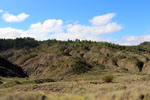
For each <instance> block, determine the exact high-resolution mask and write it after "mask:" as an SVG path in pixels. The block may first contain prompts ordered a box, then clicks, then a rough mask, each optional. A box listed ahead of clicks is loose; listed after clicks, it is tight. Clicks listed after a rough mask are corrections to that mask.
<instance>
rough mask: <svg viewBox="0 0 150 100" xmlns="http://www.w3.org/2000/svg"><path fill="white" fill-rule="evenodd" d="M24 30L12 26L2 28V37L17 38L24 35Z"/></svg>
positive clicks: (0, 29)
mask: <svg viewBox="0 0 150 100" xmlns="http://www.w3.org/2000/svg"><path fill="white" fill-rule="evenodd" d="M24 34H25V33H24V31H22V30H18V29H14V28H11V27H6V28H0V38H6V39H7V38H13V39H14V38H17V37H21V36H22V35H24Z"/></svg>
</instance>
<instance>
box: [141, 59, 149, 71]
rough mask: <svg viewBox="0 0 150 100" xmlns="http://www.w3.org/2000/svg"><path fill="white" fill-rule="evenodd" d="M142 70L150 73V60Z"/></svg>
mask: <svg viewBox="0 0 150 100" xmlns="http://www.w3.org/2000/svg"><path fill="white" fill-rule="evenodd" d="M142 72H143V73H146V74H150V61H149V62H147V63H145V64H144V66H143V69H142Z"/></svg>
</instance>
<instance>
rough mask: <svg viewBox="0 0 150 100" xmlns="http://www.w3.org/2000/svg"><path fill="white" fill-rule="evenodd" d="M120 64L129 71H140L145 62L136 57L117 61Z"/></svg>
mask: <svg viewBox="0 0 150 100" xmlns="http://www.w3.org/2000/svg"><path fill="white" fill-rule="evenodd" d="M117 64H118V66H119V67H121V68H125V69H127V70H128V71H129V72H140V71H141V70H142V67H143V63H142V62H141V61H139V60H137V59H136V58H125V59H121V60H119V61H118V62H117Z"/></svg>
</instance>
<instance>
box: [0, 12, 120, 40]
mask: <svg viewBox="0 0 150 100" xmlns="http://www.w3.org/2000/svg"><path fill="white" fill-rule="evenodd" d="M6 16H8V19H7V18H6V19H7V21H9V22H10V21H12V20H13V21H14V20H16V19H18V16H19V15H18V16H17V17H16V16H15V17H14V15H10V14H7V15H5V17H6ZM9 16H12V17H9ZM114 16H115V14H113V13H110V14H106V15H102V16H96V17H94V18H92V19H91V20H90V25H82V24H78V23H73V22H72V24H65V25H64V24H63V21H62V20H61V19H48V20H45V21H44V22H43V23H41V22H38V23H35V24H31V25H30V27H29V29H28V30H17V29H13V28H8V29H9V31H8V32H6V33H5V32H4V33H3V32H2V31H0V34H3V37H11V35H13V34H14V35H13V36H12V38H14V37H19V36H20V37H34V38H35V39H38V40H46V39H52V38H53V39H58V40H68V39H71V40H75V39H80V40H94V41H95V40H96V41H101V40H102V39H101V37H100V35H102V34H109V33H112V32H117V31H119V30H121V29H122V26H121V25H119V24H117V23H116V22H112V21H111V20H112V18H113V17H114ZM3 17H4V16H3ZM19 19H20V18H19ZM6 29H7V28H6ZM6 29H4V30H6ZM11 31H12V32H11ZM4 34H5V36H4ZM8 34H9V35H8ZM0 37H1V36H0Z"/></svg>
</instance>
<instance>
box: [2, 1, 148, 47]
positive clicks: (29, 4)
mask: <svg viewBox="0 0 150 100" xmlns="http://www.w3.org/2000/svg"><path fill="white" fill-rule="evenodd" d="M8 2H9V3H8ZM149 3H150V1H148V0H143V1H137V0H132V1H129V0H126V1H119V0H116V1H110V0H108V1H105V0H100V1H99V0H94V1H90V0H88V1H87V0H86V1H85V0H82V1H80V0H76V1H69V0H63V1H58V0H55V1H52V0H45V1H41V0H40V1H35V0H32V1H29V0H26V1H19V0H13V1H9V0H1V2H0V16H1V19H0V38H6V39H7V38H11V39H14V38H17V37H32V38H35V39H36V40H48V39H56V40H68V39H69V40H75V39H79V40H92V41H97V42H101V41H102V42H111V43H115V44H120V45H138V44H140V43H142V42H145V41H150V22H149V21H148V18H149V17H150V14H149V13H148V11H149V9H150V7H149ZM33 4H34V5H33Z"/></svg>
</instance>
